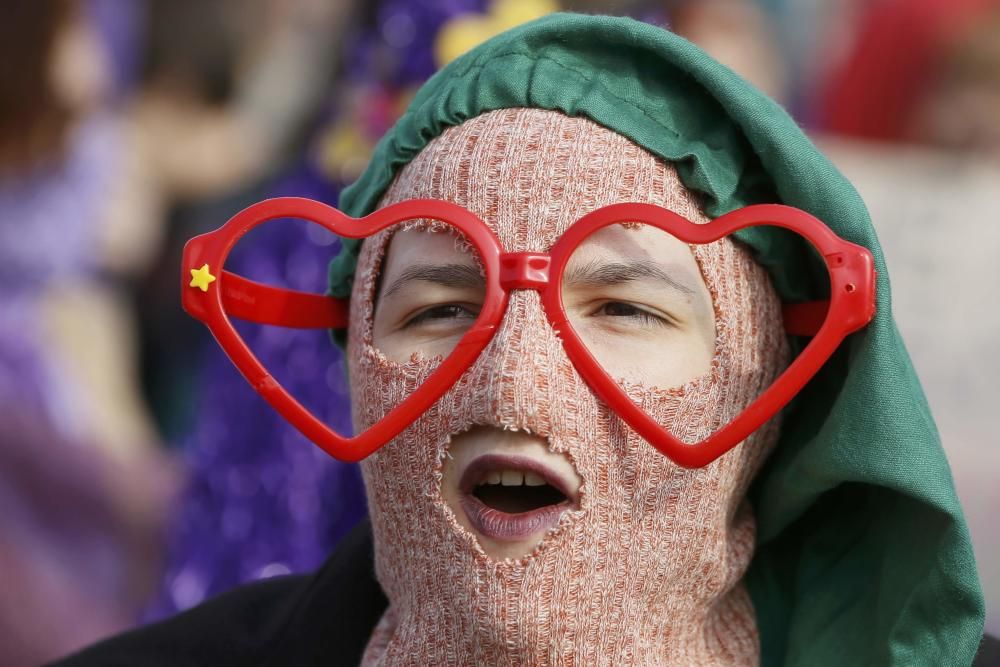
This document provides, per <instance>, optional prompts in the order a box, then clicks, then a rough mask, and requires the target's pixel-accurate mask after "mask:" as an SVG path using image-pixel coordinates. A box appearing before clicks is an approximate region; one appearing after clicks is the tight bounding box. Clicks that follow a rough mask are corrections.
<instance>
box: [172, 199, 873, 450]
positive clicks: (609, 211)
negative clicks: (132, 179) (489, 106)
mask: <svg viewBox="0 0 1000 667" xmlns="http://www.w3.org/2000/svg"><path fill="white" fill-rule="evenodd" d="M279 218H298V219H304V220H307V221H310V222H312V223H316V224H318V225H321V226H322V227H324V228H326V229H327V230H329V231H331V232H333V233H334V234H337V235H338V236H341V237H347V238H352V239H361V238H366V237H369V236H372V235H374V234H376V233H378V232H380V231H382V230H384V229H386V228H389V227H391V226H393V225H396V224H399V223H401V222H405V221H410V220H418V219H431V220H436V221H441V222H443V223H446V224H448V225H451V226H452V227H453V228H454V229H456V230H458V231H459V232H460V233H461V234H462V235H463V236H464V237H465V238H466V239H467V240H468V241H469V242H470V243H471V244H472V246H473V247H474V248H475V250H476V251H477V252H478V253H479V257H480V259H481V262H482V268H483V270H484V272H485V285H486V291H485V298H484V302H483V304H482V308H481V310H480V312H479V314H478V316H477V317H476V320H475V323H474V324H473V325H472V326H471V328H469V329H468V330H467V331H466V332H465V334H464V335H463V336H462V338H461V340H460V341H459V342H458V344H457V345H456V347H455V349H454V351H453V352H452V353H451V354H450V355H449V356H447V357H446V358H445V359H444V360H443V361H442V362H441V364H440V365H439V366H438V367H437V368H436V369H435V370H434V372H433V373H432V374H431V375H430V376H429V377H428V379H427V381H426V382H425V383H424V384H423V385H421V387H420V388H419V389H418V390H417V391H415V392H414V393H412V394H411V395H409V396H408V397H407V398H406V399H405V400H403V401H402V402H401V403H400V404H399V405H397V406H396V407H395V408H393V409H392V410H391V411H390V412H389V413H388V414H387V415H386V416H385V417H384V418H383V419H382V420H381V421H379V422H378V423H377V424H375V425H373V426H372V427H371V428H369V429H368V430H367V431H365V432H363V433H360V434H357V435H355V436H353V437H345V436H342V435H339V434H338V433H336V432H334V431H333V430H332V429H330V428H329V427H328V426H327V425H326V424H324V423H323V422H322V421H320V420H319V419H317V418H316V417H315V416H314V415H313V414H312V413H311V412H309V410H307V409H306V408H305V407H303V406H302V404H301V403H299V402H298V401H297V400H296V399H295V398H294V397H293V396H292V395H291V394H289V392H288V391H286V390H285V388H284V387H282V386H281V384H280V383H278V382H277V381H276V380H275V379H274V377H273V376H272V375H271V374H270V373H269V372H268V371H267V369H265V368H264V366H263V365H262V364H261V363H260V361H259V360H258V359H257V357H256V356H255V355H254V354H253V352H251V350H250V348H249V347H247V345H246V343H245V342H244V341H243V340H242V338H241V337H240V335H239V334H238V333H237V331H236V329H235V328H234V327H233V324H232V322H230V319H229V318H230V317H235V318H237V319H241V320H247V321H250V322H256V323H258V324H270V325H278V326H284V327H293V328H319V329H340V328H345V327H346V325H347V313H348V307H347V301H346V300H340V299H335V298H333V297H330V296H326V295H322V294H311V293H307V292H301V291H295V290H288V289H282V288H278V287H273V286H270V285H264V284H262V283H258V282H254V281H252V280H248V279H246V278H243V277H241V276H238V275H235V274H233V273H230V272H229V271H226V270H225V263H226V259H227V257H228V256H229V254H230V251H231V250H232V249H233V246H234V245H236V243H237V241H238V240H239V239H240V238H241V237H242V236H243V235H244V234H246V233H247V232H249V231H250V230H252V229H253V228H255V227H257V226H258V225H261V224H262V223H265V222H267V221H269V220H275V219H279ZM623 221H628V222H630V223H632V222H635V223H642V224H646V225H651V226H653V227H656V228H658V229H660V230H662V231H665V232H667V233H669V234H671V235H673V236H674V237H676V238H677V239H679V240H681V241H683V242H685V243H688V244H704V243H711V242H713V241H717V240H718V239H720V238H723V237H725V236H728V235H729V234H732V233H733V232H736V231H739V230H741V229H745V228H748V227H753V226H760V225H769V226H776V227H782V228H785V229H788V230H790V231H792V232H795V233H797V234H799V235H801V236H802V237H803V238H805V239H806V240H807V241H808V242H810V243H811V244H812V245H813V246H814V247H815V248H816V250H817V251H818V252H819V254H820V256H821V257H822V258H823V260H824V262H825V264H826V268H827V271H828V273H829V278H830V300H829V301H816V302H809V303H799V304H786V305H785V306H784V308H783V316H784V321H785V330H786V331H787V332H788V333H789V334H792V335H800V336H811V337H812V338H811V340H810V341H809V342H808V344H807V345H806V346H805V348H804V349H803V350H802V352H801V354H799V355H798V356H797V357H796V358H795V360H794V361H793V362H792V363H791V364H790V365H789V367H788V368H787V369H786V370H785V371H784V372H783V373H782V374H781V375H780V376H779V377H778V379H777V380H775V382H774V384H772V385H771V386H770V387H769V388H768V389H767V390H766V391H764V393H762V394H761V395H760V396H759V397H757V399H756V400H755V401H753V402H752V403H751V404H750V405H749V406H748V407H747V408H746V409H745V410H744V411H743V412H742V413H741V414H740V415H738V416H737V417H736V418H735V419H733V420H732V421H731V422H729V423H728V424H727V425H726V426H724V427H722V428H721V429H720V430H718V431H717V432H716V433H714V434H713V435H712V436H710V437H708V438H707V439H705V440H703V441H701V442H698V443H695V444H687V443H684V442H682V441H681V440H679V439H677V438H676V437H674V436H673V435H672V434H671V433H670V432H668V431H667V429H666V428H664V427H663V426H661V425H660V424H659V423H657V422H656V421H655V420H653V419H652V418H651V417H649V416H648V415H647V414H646V413H645V412H643V410H642V409H641V408H640V407H639V406H638V405H636V404H635V403H633V402H632V401H631V400H630V399H629V398H628V396H627V395H626V394H625V392H624V390H623V389H622V388H621V387H620V386H619V385H618V383H617V382H615V380H614V379H612V378H611V376H610V375H608V373H607V371H605V369H604V368H602V367H601V365H600V364H599V363H598V361H597V360H596V359H595V358H594V356H593V354H592V353H591V352H590V351H589V350H588V348H587V347H586V346H585V345H584V343H583V342H582V341H581V339H580V337H579V335H578V334H577V333H576V332H575V331H574V330H573V327H572V326H568V325H567V315H566V311H565V309H564V307H563V303H562V289H561V286H562V280H563V272H564V269H565V268H566V265H567V262H568V261H569V258H570V256H571V255H572V254H573V252H574V250H576V249H577V248H578V247H579V245H580V244H581V243H582V242H583V241H584V240H586V239H587V238H588V237H590V236H591V235H592V234H594V233H595V232H596V231H598V230H600V229H602V228H604V227H607V226H609V225H613V224H618V223H621V222H623ZM513 289H532V290H537V291H538V292H539V294H540V297H541V301H542V305H543V306H544V309H545V313H546V316H547V318H548V320H549V323H550V325H551V326H552V327H553V329H554V330H555V331H556V332H558V334H559V337H560V339H561V340H562V343H563V345H564V347H565V350H566V354H567V355H568V357H569V359H570V360H571V361H572V363H573V364H574V366H575V367H576V369H577V371H578V372H579V373H580V375H581V376H582V377H583V379H584V380H585V381H586V382H587V384H588V385H589V386H590V387H591V389H592V390H593V391H594V392H595V393H596V394H597V396H598V397H600V398H601V399H602V400H603V401H605V402H606V403H607V404H608V405H609V406H610V407H611V408H612V409H613V410H614V411H615V412H616V413H617V414H618V415H620V416H621V417H622V419H624V420H625V421H626V422H627V423H628V424H629V425H630V426H631V427H632V428H633V429H635V431H636V432H637V433H638V434H639V435H641V436H642V437H643V438H645V439H646V440H647V441H648V442H649V443H650V444H652V445H653V446H654V447H656V449H658V450H659V451H660V452H662V453H663V454H664V455H666V456H668V457H669V458H670V459H671V460H673V461H674V462H675V463H677V464H679V465H681V466H685V467H689V468H696V467H701V466H705V465H707V464H709V463H711V462H712V461H714V460H715V459H717V458H718V457H720V456H722V455H723V454H725V453H726V452H728V451H729V450H730V449H732V448H733V447H735V446H736V445H737V444H739V443H740V442H742V441H743V440H744V439H746V437H747V436H749V435H750V434H751V433H753V432H754V431H755V430H756V429H757V428H759V427H760V426H761V425H762V424H763V423H764V422H766V421H767V420H768V419H770V418H771V417H773V416H774V415H775V414H776V413H777V412H778V411H779V410H781V409H782V408H783V407H784V406H785V405H787V404H788V402H789V401H790V400H791V399H792V398H793V397H794V396H795V395H796V394H797V393H798V392H799V391H800V390H801V389H802V387H803V386H805V384H806V383H807V382H808V381H809V380H810V379H811V378H812V377H813V376H814V375H815V374H816V372H817V371H818V370H819V369H820V367H822V365H823V364H824V363H825V362H826V360H827V359H829V358H830V356H831V355H832V354H833V352H834V350H836V348H837V346H838V345H840V343H841V342H842V341H843V339H844V338H845V337H846V336H847V335H848V334H850V333H851V332H854V331H856V330H858V329H860V328H862V327H864V326H865V325H866V324H868V322H869V321H871V319H872V317H873V316H874V314H875V268H874V260H873V258H872V255H871V253H870V252H869V251H868V249H867V248H864V247H862V246H859V245H856V244H853V243H850V242H848V241H845V240H844V239H841V238H840V237H838V236H837V235H836V234H834V233H833V232H832V231H831V230H830V229H829V228H828V227H827V226H826V225H824V224H823V223H822V222H821V221H820V220H818V219H816V218H815V217H813V216H811V215H809V214H808V213H806V212H804V211H801V210H799V209H796V208H792V207H789V206H782V205H777V204H760V205H754V206H748V207H745V208H742V209H738V210H735V211H732V212H731V213H727V214H726V215H723V216H722V217H720V218H717V219H715V220H713V221H711V222H709V223H707V224H695V223H692V222H691V221H689V220H686V219H685V218H683V217H682V216H679V215H677V214H676V213H673V212H671V211H669V210H667V209H664V208H661V207H659V206H655V205H651V204H637V203H624V204H613V205H611V206H606V207H604V208H601V209H598V210H596V211H593V212H592V213H589V214H587V215H585V216H584V217H582V218H580V219H579V220H578V221H576V222H575V223H574V224H573V225H572V226H571V227H570V228H569V229H568V230H566V232H565V233H564V234H563V235H562V236H561V237H560V239H559V240H558V241H557V242H556V244H555V245H554V246H553V247H552V248H551V250H550V251H549V252H547V253H535V252H513V253H509V252H505V251H504V249H503V248H502V247H501V245H500V241H499V239H498V238H497V237H496V235H495V234H494V233H493V231H492V230H491V229H490V228H489V227H488V226H487V225H486V223H484V222H483V221H482V220H481V219H480V218H478V217H477V216H476V215H474V214H473V213H471V212H470V211H468V210H466V209H464V208H463V207H461V206H458V205H456V204H452V203H449V202H446V201H440V200H428V199H420V200H410V201H404V202H400V203H397V204H393V205H392V206H388V207H386V208H383V209H379V210H377V211H375V212H374V213H371V214H370V215H367V216H365V217H364V218H352V217H350V216H347V215H345V214H343V213H341V212H340V211H338V210H337V209H335V208H333V207H331V206H328V205H326V204H323V203H321V202H317V201H313V200H310V199H303V198H297V197H281V198H277V199H269V200H266V201H262V202H259V203H257V204H254V205H252V206H250V207H248V208H246V209H245V210H243V211H241V212H240V213H238V214H236V215H235V216H233V218H231V219H230V220H229V221H228V222H226V224H225V225H223V226H222V227H221V228H219V229H218V230H216V231H213V232H209V233H207V234H202V235H200V236H197V237H195V238H193V239H191V240H190V241H189V242H188V243H187V245H186V246H185V247H184V257H183V260H182V268H181V293H182V303H183V306H184V309H185V310H186V311H187V312H188V313H189V314H190V315H191V316H193V317H195V318H196V319H198V320H201V321H202V322H204V323H205V324H206V325H207V326H208V328H209V329H210V330H211V332H212V334H213V335H214V336H215V338H216V340H217V341H218V342H219V344H220V345H221V346H222V349H223V350H225V352H226V354H227V355H228V356H229V358H230V359H231V360H232V361H233V363H234V364H235V365H236V367H237V368H238V369H239V370H240V372H241V373H242V374H243V376H244V377H245V378H246V379H247V381H248V382H249V383H250V385H251V386H252V387H253V388H254V389H255V390H256V391H257V392H258V393H260V394H261V396H263V397H264V399H265V400H266V401H267V402H268V403H270V404H271V406H272V407H274V408H275V409H276V410H277V411H278V412H279V413H280V414H281V415H282V416H283V417H284V418H285V419H287V420H288V421H289V422H290V423H291V424H292V425H293V426H295V427H296V428H297V429H298V430H299V431H301V432H302V433H303V434H304V435H305V436H306V437H307V438H309V439H310V440H312V441H313V442H315V443H316V444H317V445H318V446H319V447H320V448H322V449H323V450H324V451H326V452H327V453H328V454H330V455H331V456H333V457H334V458H336V459H339V460H341V461H347V462H353V461H359V460H361V459H363V458H365V457H367V456H368V455H369V454H371V453H372V452H374V451H376V450H377V449H379V448H380V447H381V446H382V445H384V444H385V443H387V442H388V441H389V440H391V439H392V438H393V437H395V436H396V435H397V434H399V433H400V432H401V431H402V430H403V429H405V428H406V427H407V426H409V425H410V424H411V423H413V422H414V421H415V420H416V419H417V418H418V417H419V416H420V415H421V414H423V412H424V411H426V410H427V409H428V408H429V407H430V406H431V405H432V404H433V403H434V402H435V401H436V400H437V399H438V398H440V397H441V396H442V395H443V394H444V393H445V392H446V391H447V390H448V389H449V388H450V387H451V386H452V385H453V384H454V383H455V382H456V381H457V380H458V378H459V376H461V375H462V373H463V372H465V370H466V369H468V368H469V367H470V366H471V365H472V364H473V362H474V361H475V360H476V358H477V357H478V356H479V354H480V353H481V352H482V351H483V349H484V348H485V347H486V345H487V344H488V343H489V341H490V340H491V339H492V337H493V335H494V333H495V332H496V331H497V329H498V327H499V325H500V322H501V320H502V318H503V316H504V313H505V312H506V310H507V301H508V298H509V292H510V290H513Z"/></svg>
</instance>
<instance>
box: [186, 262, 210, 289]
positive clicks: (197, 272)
mask: <svg viewBox="0 0 1000 667" xmlns="http://www.w3.org/2000/svg"><path fill="white" fill-rule="evenodd" d="M214 282H215V276H213V275H212V274H211V273H209V271H208V264H203V265H202V267H201V268H200V269H191V283H190V286H191V287H198V288H199V289H201V291H202V292H207V291H208V286H209V285H210V284H211V283H214Z"/></svg>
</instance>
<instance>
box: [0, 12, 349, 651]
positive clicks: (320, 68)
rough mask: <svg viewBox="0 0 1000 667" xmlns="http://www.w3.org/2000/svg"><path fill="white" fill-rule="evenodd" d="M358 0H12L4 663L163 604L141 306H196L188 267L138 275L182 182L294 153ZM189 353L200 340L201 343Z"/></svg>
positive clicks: (214, 190)
mask: <svg viewBox="0 0 1000 667" xmlns="http://www.w3.org/2000/svg"><path fill="white" fill-rule="evenodd" d="M342 8H343V4H342V3H328V2H323V1H316V0H299V1H297V2H281V1H267V0H261V1H260V2H257V3H255V5H254V6H253V7H248V3H246V2H225V1H223V0H219V1H217V2H209V3H204V2H150V3H139V2H132V1H131V0H83V1H81V2H76V1H74V0H44V1H41V2H29V1H28V0H18V1H17V2H14V3H10V4H9V6H5V8H4V9H5V11H4V20H3V21H2V22H0V42H2V44H0V273H2V274H3V277H4V280H3V284H2V285H0V441H2V445H3V446H2V447H0V494H2V498H3V507H4V512H3V515H2V516H0V565H2V574H0V578H2V579H0V589H2V590H3V591H4V596H3V599H2V600H0V664H3V665H5V667H6V666H7V665H22V664H37V663H38V662H40V661H42V660H44V659H47V658H51V657H53V656H55V655H58V654H61V653H64V652H66V651H67V650H70V649H72V648H74V647H77V646H80V645H82V644H85V643H87V642H90V641H93V640H94V639H95V638H97V637H100V636H103V635H106V634H109V633H112V632H114V631H116V630H120V629H122V628H124V627H127V626H129V625H131V624H133V623H134V622H135V621H136V619H137V618H138V616H139V613H140V611H141V610H142V608H143V607H144V606H145V605H146V604H148V598H149V595H150V593H151V591H152V590H153V589H154V584H155V581H156V579H157V577H158V573H159V566H160V563H161V558H160V554H161V549H162V545H161V534H162V527H163V520H164V518H165V513H166V511H167V508H168V506H169V500H170V498H171V496H172V495H173V493H174V489H175V488H176V487H177V482H178V479H177V472H178V471H177V467H176V466H175V465H174V462H173V461H172V458H173V457H171V456H168V455H166V454H165V453H164V451H163V448H162V438H161V436H160V434H159V433H158V429H157V425H155V424H154V421H153V420H152V419H151V418H150V411H149V409H148V407H147V404H146V403H145V402H144V401H143V394H144V392H143V391H142V389H141V388H140V382H139V374H138V372H137V363H136V357H137V350H138V349H140V348H146V349H148V344H146V345H143V341H142V340H137V336H136V330H135V322H136V317H135V313H134V308H133V306H134V304H135V303H136V302H137V301H138V302H139V303H140V304H142V305H143V306H144V307H145V310H141V311H140V312H145V313H150V312H154V313H156V312H158V311H159V312H163V311H168V312H169V310H170V308H171V307H174V308H176V310H177V313H178V315H179V314H180V309H179V308H178V307H176V305H175V303H176V294H175V291H174V286H175V284H174V283H175V281H174V280H173V277H172V273H173V271H172V270H171V271H170V275H171V278H170V280H169V281H168V282H169V286H170V290H171V297H172V298H171V299H170V300H169V301H167V302H166V303H164V302H156V301H155V300H151V299H144V298H143V297H142V296H140V298H139V299H137V300H133V297H132V296H131V294H132V292H133V290H134V289H135V285H136V283H137V281H140V280H142V276H143V275H145V274H147V272H154V274H155V270H156V261H157V260H156V258H157V256H158V255H159V254H161V253H162V252H164V245H165V241H164V239H165V237H167V236H168V235H169V229H168V225H169V224H170V222H171V221H172V220H173V219H174V218H172V217H171V216H170V211H171V210H173V208H174V207H175V206H176V204H177V203H178V202H198V201H201V200H204V199H207V198H210V197H213V196H219V195H220V194H223V193H226V192H230V191H239V190H242V189H245V188H248V187H251V186H253V185H254V183H255V182H256V181H258V180H259V179H260V178H261V177H262V176H263V175H265V174H268V173H271V172H272V171H273V170H275V169H276V168H278V167H279V166H280V164H281V161H282V159H283V158H282V155H284V154H285V153H286V152H287V151H288V150H289V146H290V145H291V144H292V143H294V142H295V141H296V140H297V139H296V137H297V133H300V132H301V131H302V125H303V123H304V122H307V121H308V120H309V118H311V116H312V114H314V113H315V110H316V107H317V105H318V103H319V101H321V100H322V95H324V94H325V91H326V90H327V83H326V79H325V76H326V75H327V74H328V73H329V71H330V64H329V63H330V62H331V59H330V57H329V49H331V48H333V45H334V44H335V41H336V40H332V41H331V39H330V37H331V31H332V27H333V26H335V25H336V26H339V24H340V17H341V14H340V12H341V10H342ZM116 10H118V13H116ZM133 20H134V23H129V22H130V21H133ZM143 25H145V26H146V29H143ZM123 31H124V33H128V34H123ZM122 45H124V51H123V50H122ZM109 46H110V47H113V48H115V49H116V50H115V51H114V60H112V55H111V54H110V53H108V51H107V48H108V47H109ZM128 62H133V63H141V66H136V67H135V68H134V70H140V69H141V76H138V77H135V78H134V79H132V78H130V77H129V76H127V74H129V72H125V74H126V76H121V77H120V80H118V81H115V80H114V79H115V78H116V75H119V74H121V72H120V71H119V70H128V69H129V67H128V66H127V64H126V65H124V66H123V63H128ZM131 73H132V74H133V75H134V74H136V73H138V72H136V71H133V72H131ZM115 84H118V85H117V89H116V88H115ZM182 233H183V232H182ZM169 261H170V263H171V264H173V263H174V260H173V259H171V260H169ZM151 280H152V282H154V283H155V282H157V281H158V280H162V277H156V276H155V275H154V276H153V277H152V278H151ZM140 294H141V292H140ZM154 317H155V316H154ZM140 319H141V318H140ZM177 319H179V317H178V318H177ZM141 321H148V319H147V320H142V319H141ZM156 324H162V325H164V326H162V327H160V328H158V329H156V333H157V334H158V335H160V336H163V337H165V338H169V337H171V336H176V330H174V329H171V326H170V325H171V324H172V321H171V318H170V317H161V318H159V319H157V320H156ZM154 328H155V327H154ZM147 342H148V341H147ZM180 342H181V343H183V342H184V341H183V340H182V341H180ZM191 347H194V345H192V346H191ZM184 356H187V357H193V356H196V355H194V354H193V353H192V352H191V348H190V347H189V348H188V349H184V350H182V351H181V352H180V357H182V358H183V357H184ZM175 358H176V357H175Z"/></svg>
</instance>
